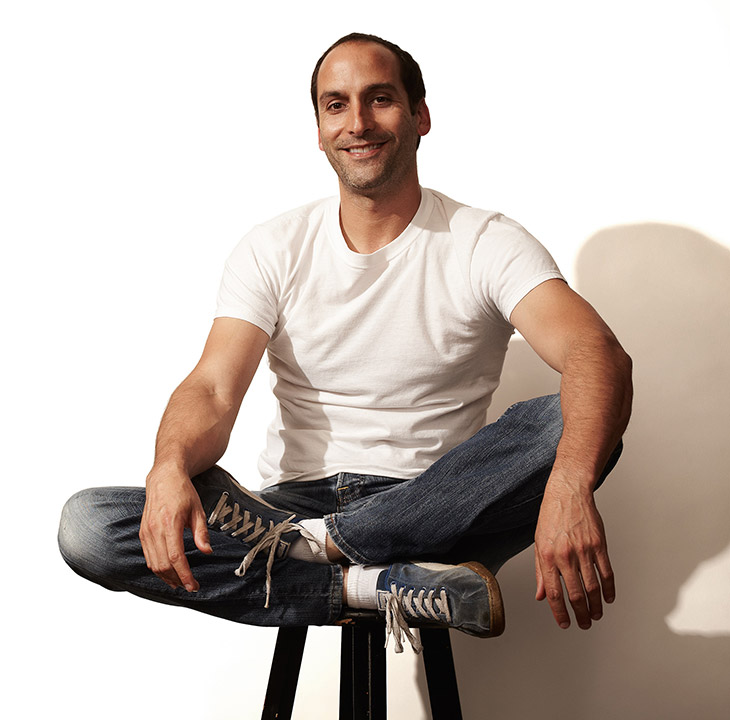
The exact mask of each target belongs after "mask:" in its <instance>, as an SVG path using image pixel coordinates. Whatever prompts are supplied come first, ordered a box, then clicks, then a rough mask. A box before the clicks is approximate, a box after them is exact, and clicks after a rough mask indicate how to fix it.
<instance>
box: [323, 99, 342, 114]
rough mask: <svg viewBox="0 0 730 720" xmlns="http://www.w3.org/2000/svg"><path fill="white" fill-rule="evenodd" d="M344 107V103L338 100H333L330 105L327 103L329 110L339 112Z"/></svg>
mask: <svg viewBox="0 0 730 720" xmlns="http://www.w3.org/2000/svg"><path fill="white" fill-rule="evenodd" d="M344 107H345V104H344V103H341V102H339V101H338V100H335V101H334V102H331V103H330V104H329V105H327V112H339V111H340V110H342V108H344Z"/></svg>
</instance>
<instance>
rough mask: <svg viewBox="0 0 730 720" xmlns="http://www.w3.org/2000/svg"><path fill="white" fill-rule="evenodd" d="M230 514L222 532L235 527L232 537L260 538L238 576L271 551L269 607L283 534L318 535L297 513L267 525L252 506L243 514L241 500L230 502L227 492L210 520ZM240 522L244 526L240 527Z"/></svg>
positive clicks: (268, 565)
mask: <svg viewBox="0 0 730 720" xmlns="http://www.w3.org/2000/svg"><path fill="white" fill-rule="evenodd" d="M231 513H232V515H231ZM228 515H231V519H230V520H227V521H226V522H224V523H223V524H221V526H220V529H221V531H222V532H228V531H229V530H231V528H236V529H235V530H234V531H233V532H232V533H231V537H239V536H240V539H241V540H242V541H243V542H245V543H249V544H251V543H252V542H253V541H254V540H256V539H257V538H258V542H256V544H255V545H253V547H252V548H251V549H250V550H249V551H248V553H246V556H245V557H244V558H243V562H242V563H241V564H240V565H239V566H238V568H237V569H236V571H235V573H236V575H237V576H238V577H243V576H244V575H245V574H246V570H248V568H249V567H250V566H251V563H252V562H253V561H254V558H255V557H256V555H258V554H259V552H261V551H265V550H268V551H269V555H268V558H267V560H266V602H265V603H264V607H265V608H268V607H269V598H270V597H271V568H272V567H273V565H274V560H275V559H276V553H277V551H278V549H279V543H280V542H281V537H282V535H285V534H286V533H289V532H291V531H292V530H297V531H299V533H300V534H301V535H302V536H303V537H304V538H306V539H307V540H313V541H314V542H316V539H315V537H314V536H313V535H312V534H311V533H310V532H309V531H308V530H307V529H306V528H303V527H302V526H301V525H299V524H298V523H294V522H292V520H293V519H294V518H295V517H296V515H290V516H289V517H288V518H287V519H286V520H282V521H281V522H278V523H274V521H273V520H269V524H268V527H267V526H266V524H265V523H264V522H263V521H262V520H261V518H260V517H259V516H258V515H256V514H253V513H251V512H249V511H248V510H244V511H243V514H241V509H240V506H239V505H238V503H237V502H234V503H233V505H230V504H229V503H228V493H227V492H224V493H223V494H222V495H221V497H220V499H219V500H218V503H217V505H216V506H215V508H214V509H213V512H212V513H211V514H210V517H209V518H208V524H209V525H213V524H214V523H215V522H217V521H221V520H225V518H227V517H228ZM239 523H240V524H241V526H240V527H237V526H238V525H239Z"/></svg>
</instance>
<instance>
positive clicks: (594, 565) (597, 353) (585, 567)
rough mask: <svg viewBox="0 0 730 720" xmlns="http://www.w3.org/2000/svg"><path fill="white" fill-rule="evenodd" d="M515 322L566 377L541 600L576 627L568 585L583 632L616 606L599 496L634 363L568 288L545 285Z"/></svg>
mask: <svg viewBox="0 0 730 720" xmlns="http://www.w3.org/2000/svg"><path fill="white" fill-rule="evenodd" d="M511 321H512V323H513V324H514V326H515V327H516V328H517V329H518V330H519V331H520V332H521V333H522V335H523V336H524V337H525V339H526V340H527V341H528V342H529V343H530V345H531V346H532V347H533V349H534V350H535V351H536V352H537V353H538V355H540V357H541V358H542V359H543V360H545V361H546V362H547V363H548V364H549V365H550V366H551V367H553V368H554V369H555V370H557V371H558V372H560V373H561V374H562V379H561V384H560V399H561V407H562V413H563V434H562V437H561V440H560V443H559V444H558V449H557V455H556V458H555V464H554V466H553V469H552V472H551V475H550V478H549V480H548V484H547V487H546V490H545V496H544V498H543V502H542V506H541V509H540V516H539V519H538V525H537V530H536V533H535V573H536V579H537V599H538V600H542V599H544V598H546V597H547V600H548V602H549V604H550V607H551V609H552V611H553V615H554V616H555V620H556V622H557V623H558V624H559V625H560V626H561V627H568V626H569V625H570V617H569V615H568V611H567V606H566V604H565V599H564V594H563V588H562V585H561V578H562V582H563V583H564V584H565V589H566V592H567V595H568V600H569V602H570V604H571V606H572V608H573V612H574V613H575V616H576V621H577V622H578V625H579V626H580V627H581V628H589V627H590V626H591V620H598V619H600V617H601V616H602V613H603V609H602V604H601V593H603V599H604V600H605V601H606V602H612V601H613V599H614V597H615V586H614V578H613V570H612V568H611V563H610V560H609V557H608V550H607V545H606V536H605V531H604V528H603V522H602V520H601V517H600V515H599V513H598V510H597V508H596V505H595V502H594V499H593V490H594V488H595V485H596V483H597V482H598V479H599V477H600V474H601V472H602V470H603V468H604V467H605V465H606V462H607V461H608V458H609V456H610V455H611V453H612V451H613V450H614V449H615V447H616V445H617V444H618V442H619V440H620V438H621V436H622V434H623V432H624V430H625V429H626V425H627V424H628V420H629V415H630V413H631V398H632V386H631V360H630V358H629V357H628V355H627V354H626V353H625V352H624V350H623V349H622V348H621V345H620V344H619V342H618V340H617V339H616V337H615V336H614V335H613V333H612V332H611V330H610V329H609V328H608V326H607V325H606V324H605V323H604V322H603V320H602V319H601V318H600V317H599V315H598V314H597V313H596V311H595V310H594V309H593V308H592V307H591V306H590V305H589V304H588V303H587V302H586V301H585V300H583V299H582V298H581V297H580V296H579V295H577V294H576V293H574V292H573V291H572V290H570V288H569V287H568V286H567V285H566V284H565V283H563V282H562V281H561V280H549V281H547V282H545V283H543V284H542V285H539V286H538V287H537V288H535V289H534V290H533V291H532V292H530V293H528V295H527V296H526V297H525V298H524V299H523V300H522V301H521V302H520V303H519V304H518V305H517V307H516V308H515V310H514V312H513V313H512V317H511Z"/></svg>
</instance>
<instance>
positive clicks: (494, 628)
mask: <svg viewBox="0 0 730 720" xmlns="http://www.w3.org/2000/svg"><path fill="white" fill-rule="evenodd" d="M377 601H378V612H379V613H380V614H381V615H384V616H385V626H386V641H385V644H386V646H387V644H388V640H389V639H390V635H391V634H392V635H393V637H394V639H395V651H396V652H397V653H399V652H403V642H402V641H403V636H405V637H406V638H407V639H408V641H409V642H410V643H411V646H412V647H413V649H414V650H415V652H420V651H421V643H420V641H419V640H418V639H417V638H416V637H415V636H414V635H413V633H411V631H410V629H409V627H408V626H409V625H414V626H418V625H424V626H428V625H439V626H441V627H444V626H445V627H450V628H455V629H456V630H460V631H461V632H464V633H467V634H468V635H476V636H477V637H483V638H486V637H497V635H501V634H502V633H503V632H504V607H503V605H502V593H501V592H500V590H499V585H498V584H497V579H496V578H495V577H494V575H492V573H491V572H489V570H487V568H485V567H484V566H483V565H480V564H479V563H477V562H467V563H462V564H460V565H443V564H441V563H394V564H393V565H391V566H390V567H389V568H388V569H387V570H384V571H383V572H382V573H381V574H380V577H379V578H378V586H377Z"/></svg>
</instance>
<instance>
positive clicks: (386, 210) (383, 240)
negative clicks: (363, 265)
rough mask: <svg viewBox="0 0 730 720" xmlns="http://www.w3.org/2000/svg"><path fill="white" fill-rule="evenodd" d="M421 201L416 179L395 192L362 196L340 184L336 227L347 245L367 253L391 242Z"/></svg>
mask: <svg viewBox="0 0 730 720" xmlns="http://www.w3.org/2000/svg"><path fill="white" fill-rule="evenodd" d="M420 204H421V187H420V185H419V184H418V178H417V177H416V178H415V181H414V182H411V183H409V184H408V185H407V187H404V188H403V189H401V190H399V191H398V192H397V193H394V194H389V193H385V192H384V193H380V194H378V195H371V196H366V195H362V194H355V193H353V192H352V190H350V189H349V188H345V187H344V186H343V185H342V184H340V227H341V228H342V234H343V235H344V237H345V241H346V242H347V246H348V247H349V248H350V250H353V251H354V252H356V253H362V254H364V255H369V254H370V253H374V252H375V251H376V250H380V248H383V247H385V246H386V245H388V244H389V243H391V242H393V240H395V239H396V238H397V237H398V236H399V235H400V234H401V233H402V232H403V231H404V230H405V229H406V227H408V223H409V222H410V221H411V220H413V216H414V215H415V214H416V212H417V210H418V206H419V205H420Z"/></svg>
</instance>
